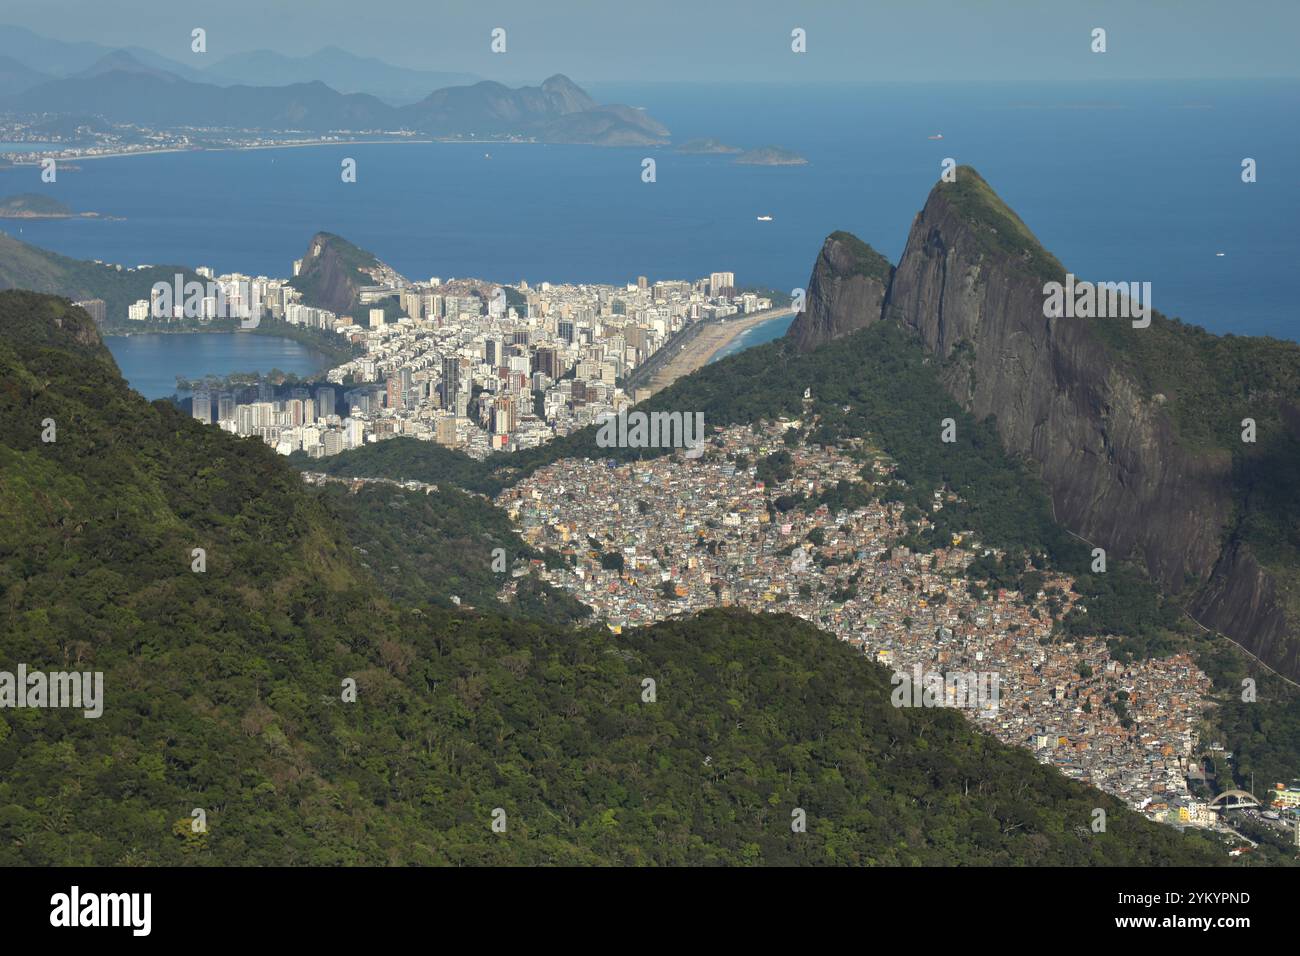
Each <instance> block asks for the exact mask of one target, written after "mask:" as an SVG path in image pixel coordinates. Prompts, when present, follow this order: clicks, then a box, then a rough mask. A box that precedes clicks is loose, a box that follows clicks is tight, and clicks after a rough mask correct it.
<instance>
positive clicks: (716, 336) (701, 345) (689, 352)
mask: <svg viewBox="0 0 1300 956" xmlns="http://www.w3.org/2000/svg"><path fill="white" fill-rule="evenodd" d="M792 314H793V310H792V309H790V308H789V307H788V306H787V307H785V308H780V309H769V310H768V311H766V312H756V313H754V314H753V315H747V316H745V317H744V318H740V319H731V320H728V321H724V322H716V323H711V324H709V325H708V326H707V327H705V328H704V329H702V330H701V331H700V333H699V334H698V335H696V336H695V338H693V339H692V340H691V341H690V342H688V343H686V345H685V346H683V347H682V348H681V350H680V351H679V352H678V353H677V354H676V355H674V356H673V357H672V358H670V359H669V360H668V362H666V363H665V364H664V366H663V368H661V369H659V370H658V371H656V372H655V373H654V374H653V375H651V376H650V381H649V383H648V384H647V385H646V386H644V387H645V388H647V389H648V390H649V391H650V394H652V395H653V394H654V393H655V392H658V391H661V390H662V389H665V388H667V387H668V386H669V385H671V384H672V383H673V382H675V381H677V379H679V378H682V377H683V376H686V375H690V374H691V373H692V372H694V371H696V370H697V369H700V368H703V367H704V366H705V365H708V364H709V361H710V360H711V359H712V358H713V356H714V355H716V354H717V353H719V352H721V351H722V350H723V349H725V348H726V347H727V346H728V345H730V344H731V343H732V342H734V341H735V340H736V339H738V338H739V337H740V336H742V335H744V334H745V333H746V332H749V331H751V330H752V329H755V328H757V327H758V326H760V325H763V324H764V323H767V322H772V321H774V320H776V319H781V318H785V317H786V316H788V315H792Z"/></svg>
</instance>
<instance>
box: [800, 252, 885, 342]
mask: <svg viewBox="0 0 1300 956" xmlns="http://www.w3.org/2000/svg"><path fill="white" fill-rule="evenodd" d="M893 271H894V269H893V266H891V265H890V264H889V261H888V260H887V259H886V258H885V257H884V256H882V255H880V253H878V252H876V250H874V249H872V248H871V246H869V245H867V244H866V243H865V242H863V241H862V240H861V239H859V238H857V237H856V236H854V235H852V234H850V233H847V232H835V233H832V234H831V235H829V236H827V237H826V242H825V243H823V245H822V251H821V254H820V255H818V256H817V263H816V265H814V266H813V272H812V277H811V278H810V279H809V280H808V293H807V302H806V308H805V309H804V311H803V312H801V313H800V314H799V315H798V316H796V318H795V320H794V322H792V323H791V324H790V328H789V330H788V331H787V332H786V335H787V336H788V337H789V338H791V339H793V340H794V343H795V346H796V347H797V348H798V349H799V350H800V351H801V352H811V351H812V350H813V349H815V348H817V346H819V345H822V344H824V343H826V342H829V341H831V340H832V339H837V338H839V337H840V336H842V335H847V334H848V333H850V332H854V331H857V330H858V329H863V328H866V327H867V326H868V325H871V324H872V323H873V322H876V321H877V320H879V318H880V315H881V308H882V306H883V305H884V301H885V292H886V290H887V289H888V288H889V279H890V275H891V274H892V273H893Z"/></svg>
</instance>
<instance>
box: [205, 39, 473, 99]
mask: <svg viewBox="0 0 1300 956" xmlns="http://www.w3.org/2000/svg"><path fill="white" fill-rule="evenodd" d="M204 75H205V76H206V77H207V80H208V82H210V83H221V84H223V85H224V84H237V83H247V84H250V85H255V86H288V85H290V84H292V83H310V82H311V81H313V80H320V81H321V82H322V83H325V84H326V85H328V86H330V87H333V88H334V89H336V90H338V91H339V92H341V93H370V94H371V95H373V96H377V97H378V98H380V99H382V100H384V101H386V102H387V103H389V104H391V105H393V106H402V105H406V104H410V103H415V102H418V101H419V100H421V99H423V98H424V97H425V96H427V95H428V94H429V91H430V90H436V89H440V88H442V87H444V86H463V85H467V84H470V83H474V82H475V81H477V80H478V79H479V78H478V77H477V76H475V75H474V74H472V73H445V72H436V71H431V70H410V69H407V68H406V67H401V66H393V65H392V64H391V63H385V62H384V61H383V60H378V59H375V58H374V57H364V56H357V55H356V54H354V53H349V52H348V51H347V50H341V49H339V48H338V47H335V46H331V47H326V48H325V49H323V50H317V51H316V52H315V53H313V54H311V55H310V56H285V55H284V54H283V53H276V52H275V51H273V50H252V51H250V52H248V53H236V54H233V55H232V56H228V57H226V58H225V59H222V60H219V61H217V63H216V64H215V65H213V66H212V67H210V68H209V69H208V70H206V71H205V74H204Z"/></svg>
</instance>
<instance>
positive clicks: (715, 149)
mask: <svg viewBox="0 0 1300 956" xmlns="http://www.w3.org/2000/svg"><path fill="white" fill-rule="evenodd" d="M676 151H677V152H679V153H697V154H706V155H712V154H716V153H740V152H744V150H742V149H741V148H740V147H739V146H730V145H728V144H726V143H724V142H722V141H721V140H716V139H692V140H687V141H686V142H685V143H682V144H681V145H680V146H678V147H676Z"/></svg>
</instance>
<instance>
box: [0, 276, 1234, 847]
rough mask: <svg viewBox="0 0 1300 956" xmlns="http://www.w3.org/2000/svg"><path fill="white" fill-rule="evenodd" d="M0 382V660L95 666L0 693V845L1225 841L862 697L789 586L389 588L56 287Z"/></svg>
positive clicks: (1015, 753)
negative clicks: (723, 604) (1164, 822)
mask: <svg viewBox="0 0 1300 956" xmlns="http://www.w3.org/2000/svg"><path fill="white" fill-rule="evenodd" d="M0 381H2V382H3V383H4V385H3V387H2V388H0V417H2V418H3V420H4V421H5V423H6V427H5V429H4V430H3V432H2V433H0V635H3V637H0V642H2V643H0V653H2V659H3V662H4V666H5V667H6V668H9V667H12V666H16V664H17V663H19V662H22V663H25V664H27V665H28V667H29V668H30V669H33V670H35V669H46V670H63V669H78V670H98V671H103V672H104V675H105V695H106V703H105V707H104V713H103V716H102V717H100V718H99V719H93V720H88V719H86V718H84V717H83V716H81V714H80V712H70V711H67V710H41V709H5V710H3V711H0V863H5V864H24V863H25V864H52V863H59V864H83V863H85V864H88V863H102V864H123V865H125V864H148V863H158V864H272V863H281V864H308V863H315V864H351V863H381V864H382V863H428V864H449V863H451V864H456V863H459V864H469V863H480V864H483V863H606V864H610V863H613V864H623V863H631V864H642V863H646V864H667V863H696V864H709V863H717V864H722V863H728V864H759V863H767V864H773V863H777V864H780V863H818V864H859V863H860V864H872V863H874V864H958V863H965V864H1136V865H1171V864H1201V863H1209V862H1216V861H1223V860H1224V858H1225V857H1224V854H1223V849H1222V847H1220V846H1216V845H1215V844H1214V843H1213V842H1212V841H1210V840H1208V839H1206V838H1205V837H1203V836H1198V835H1194V834H1186V835H1184V834H1179V833H1178V832H1176V831H1174V830H1172V829H1169V828H1164V827H1160V826H1158V825H1155V824H1151V823H1148V822H1146V821H1145V820H1142V819H1141V818H1139V817H1138V816H1136V815H1134V814H1132V813H1130V812H1129V811H1127V810H1126V809H1125V808H1124V807H1123V806H1122V805H1121V804H1120V803H1119V802H1118V801H1116V800H1114V799H1112V798H1110V797H1108V796H1105V795H1102V794H1101V793H1099V792H1097V791H1096V790H1093V789H1091V788H1087V787H1083V786H1080V785H1078V784H1075V783H1072V782H1070V781H1068V780H1066V779H1064V778H1063V777H1062V776H1061V775H1060V774H1058V773H1056V772H1055V771H1053V770H1051V769H1049V768H1046V767H1043V766H1040V765H1039V764H1037V763H1036V761H1034V759H1033V758H1032V756H1031V755H1029V754H1028V753H1026V752H1024V751H1021V750H1017V749H1014V748H1009V747H1006V746H1003V745H1001V744H999V743H998V742H997V741H995V740H993V739H991V738H989V737H987V736H986V735H983V734H980V733H978V732H976V731H974V730H973V729H972V728H971V727H970V726H969V725H968V723H967V722H966V721H965V720H964V719H963V718H962V717H961V715H959V714H957V713H954V712H952V711H950V710H945V709H936V710H925V709H897V708H894V707H892V706H891V705H890V703H889V690H890V684H889V678H888V672H887V671H886V670H885V669H884V668H882V667H879V666H877V665H874V664H872V663H871V662H869V661H867V660H866V659H865V658H863V657H862V656H861V655H860V654H857V653H855V652H854V651H853V650H852V649H851V648H849V647H847V646H846V645H844V644H842V643H840V642H839V641H837V640H835V639H834V638H833V637H831V636H830V635H827V634H825V633H822V632H820V631H818V630H816V629H814V628H812V627H809V626H807V625H805V624H803V623H801V622H798V621H796V620H794V619H790V618H781V617H775V616H754V615H749V614H745V613H727V612H710V613H706V614H702V615H698V616H696V617H694V618H691V619H689V620H682V621H672V622H668V623H664V624H661V625H657V626H655V627H652V628H647V629H642V630H636V631H633V632H631V633H628V634H625V635H623V636H621V637H619V638H613V637H612V636H611V635H610V634H609V633H608V632H607V631H606V630H605V629H604V628H591V629H574V628H572V627H554V626H550V625H547V624H544V623H540V622H531V621H523V620H519V619H511V618H507V617H502V616H498V615H492V614H485V613H478V612H473V611H469V610H467V609H464V608H460V609H454V610H453V609H443V608H439V607H436V606H433V605H431V604H427V603H424V604H421V605H419V606H413V605H411V604H407V603H405V602H404V601H398V600H394V599H393V598H390V597H389V596H388V595H386V594H385V593H383V587H382V586H381V584H380V583H379V582H378V581H377V580H376V577H375V576H374V575H372V573H371V571H368V570H367V569H366V568H365V567H364V566H363V565H362V563H361V562H360V561H359V560H358V552H356V551H354V550H353V548H354V545H353V543H352V542H351V541H349V539H348V535H347V532H346V530H345V525H346V524H347V521H346V519H343V520H341V519H340V510H341V509H343V508H344V507H345V506H341V505H340V504H339V503H338V502H337V501H334V500H333V499H332V498H331V495H330V494H328V493H326V494H319V493H312V492H310V491H309V490H308V489H305V488H304V487H303V486H302V484H301V482H300V481H299V480H298V477H297V475H296V474H295V473H294V472H293V471H292V470H291V469H290V468H289V467H287V466H286V464H285V463H284V462H283V461H282V460H281V459H279V458H278V457H277V456H276V455H275V454H274V453H273V452H272V451H271V450H270V449H269V448H267V447H266V446H265V445H263V444H262V443H261V442H258V441H256V440H240V439H237V438H235V437H233V436H231V435H228V434H226V433H223V432H220V431H218V430H216V429H212V428H205V427H203V426H201V425H199V424H198V423H196V422H194V421H193V420H191V419H188V418H186V417H185V416H184V415H182V414H181V413H180V412H179V411H178V410H177V409H176V408H175V407H174V406H173V405H171V404H170V403H167V402H155V403H152V404H150V403H147V402H145V401H144V400H143V399H142V398H140V397H139V396H138V395H136V394H134V393H133V392H131V391H129V390H128V389H127V388H126V386H125V384H124V383H123V382H122V381H121V379H120V377H119V376H118V374H117V372H116V368H115V367H114V365H113V363H112V361H111V359H110V358H109V357H108V355H107V353H106V351H105V350H104V349H103V347H102V345H101V343H100V342H99V339H98V336H97V333H96V331H95V330H94V328H93V325H92V324H91V323H90V321H89V319H88V318H87V317H86V316H85V314H84V313H82V312H81V311H80V310H76V309H71V308H69V307H68V306H67V305H66V303H64V302H62V301H61V300H58V299H53V298H50V297H45V296H39V295H34V294H28V293H13V292H8V293H3V294H0ZM47 420H52V421H53V422H54V423H55V425H56V428H57V434H56V436H51V437H55V440H53V441H43V440H42V434H43V433H45V434H46V435H49V431H48V429H49V422H48V421H47ZM390 503H392V501H391V500H390V501H389V502H387V503H386V502H384V500H383V496H376V497H375V499H373V500H369V499H366V500H363V504H364V505H365V507H370V506H372V505H376V506H379V507H385V508H386V507H388V504H390ZM400 506H401V507H405V506H406V505H405V504H401V505H400ZM394 510H396V509H394ZM435 519H436V516H428V517H427V519H422V520H429V521H431V522H432V521H434V520H435ZM367 525H368V527H369V528H370V529H371V533H376V530H377V529H378V530H382V528H383V527H384V526H385V523H384V522H367ZM466 528H467V529H468V530H470V531H471V533H476V532H477V529H474V528H473V524H472V522H468V521H467V525H466ZM380 543H381V547H389V546H391V547H392V548H393V549H394V550H400V548H399V546H398V545H396V544H392V545H389V544H386V543H385V542H382V541H381V542H380ZM194 548H203V549H205V552H206V556H205V557H206V567H205V569H204V570H203V571H202V572H196V571H195V570H193V568H194V565H193V563H192V562H193V561H194V560H195V559H194V555H193V550H192V549H194ZM376 561H377V558H376ZM371 563H372V564H374V563H375V562H371ZM647 678H649V679H652V680H654V681H655V687H656V694H655V699H654V702H652V703H651V702H646V700H645V699H644V698H643V694H644V690H643V688H644V686H645V685H644V683H643V682H644V681H645V680H646V679H647ZM349 679H352V680H355V681H356V685H357V686H356V699H355V701H354V702H350V701H348V700H346V699H345V698H346V689H345V688H344V685H345V682H346V681H347V680H349ZM341 688H344V690H343V692H342V693H341ZM1096 807H1102V808H1105V809H1106V810H1107V813H1108V826H1107V829H1106V832H1104V833H1093V832H1092V831H1091V829H1090V826H1089V824H1090V822H1091V820H1092V812H1093V809H1094V808H1096ZM195 808H202V809H204V810H205V811H206V813H207V822H208V826H207V830H206V831H205V832H201V833H200V832H195V831H194V830H193V828H192V827H191V811H192V810H193V809H195ZM496 808H501V810H502V811H503V812H504V814H505V817H504V819H505V820H506V823H507V826H506V830H505V832H502V833H498V832H494V831H493V830H492V828H491V821H492V818H493V811H494V810H495V809H496ZM796 808H802V809H803V810H804V811H806V813H807V819H808V826H807V832H806V833H795V832H793V831H792V828H791V818H792V812H793V811H794V810H795V809H796Z"/></svg>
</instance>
